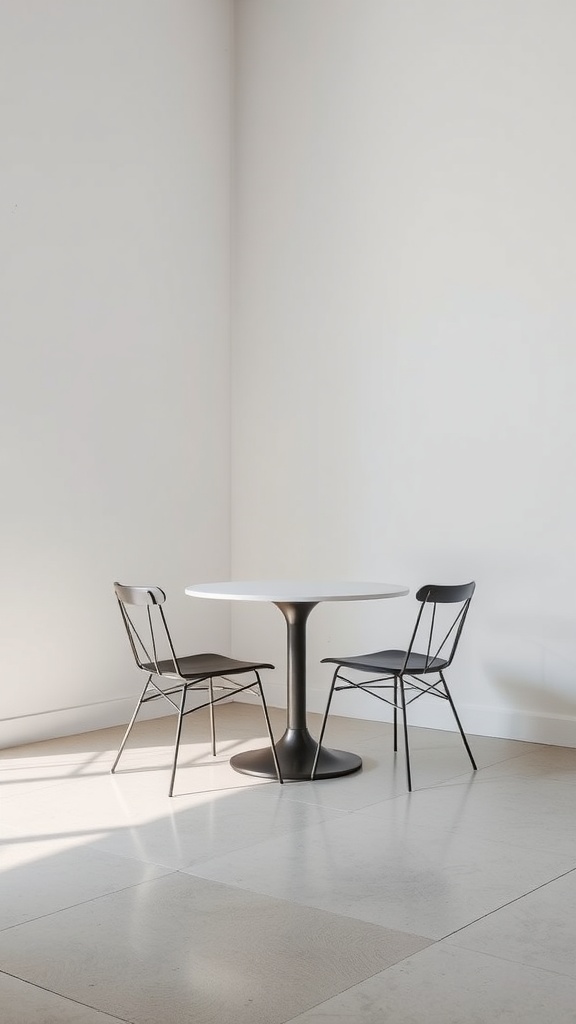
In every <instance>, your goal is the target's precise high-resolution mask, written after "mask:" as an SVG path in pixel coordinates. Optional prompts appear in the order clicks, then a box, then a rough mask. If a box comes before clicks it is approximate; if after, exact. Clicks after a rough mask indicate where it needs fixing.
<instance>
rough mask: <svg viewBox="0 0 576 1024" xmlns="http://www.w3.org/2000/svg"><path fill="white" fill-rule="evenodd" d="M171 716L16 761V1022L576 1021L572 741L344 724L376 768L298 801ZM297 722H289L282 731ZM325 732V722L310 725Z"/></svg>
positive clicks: (241, 710)
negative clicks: (177, 763) (469, 751)
mask: <svg viewBox="0 0 576 1024" xmlns="http://www.w3.org/2000/svg"><path fill="white" fill-rule="evenodd" d="M219 710H220V715H219V734H220V735H219V738H220V751H219V754H218V757H217V758H216V760H214V759H213V758H212V757H211V755H210V753H209V748H208V744H207V742H206V740H207V738H208V728H207V723H206V722H205V721H203V720H202V717H201V715H195V716H193V718H192V719H189V720H188V722H187V736H186V743H185V745H184V747H183V753H182V768H181V769H180V770H179V772H178V775H177V780H176V796H175V797H174V799H172V800H170V799H169V798H168V796H167V786H168V764H169V760H170V751H171V743H172V735H173V728H174V722H173V720H171V719H160V720H158V721H155V722H144V723H143V724H142V725H140V726H139V727H137V729H136V731H135V733H134V739H133V742H132V744H131V747H130V749H129V750H128V751H127V752H126V754H125V759H124V761H123V762H121V768H122V769H123V770H122V771H121V773H120V774H118V775H115V776H111V775H110V774H109V767H110V764H111V763H112V759H113V754H114V751H115V749H116V747H117V745H118V742H119V737H120V735H121V731H122V730H120V729H108V730H102V731H100V732H93V733H86V734H84V735H80V736H75V737H70V738H66V739H58V740H52V741H50V742H45V743H36V744H33V745H30V746H27V747H20V748H14V749H11V750H8V751H3V752H2V756H1V757H0V780H1V781H2V802H1V829H2V837H1V838H2V847H1V852H0V858H1V860H0V864H1V867H2V873H1V875H0V889H1V891H0V1007H1V1011H0V1018H1V1020H2V1024H50V1022H59V1024H106V1022H108V1024H111V1022H113V1021H130V1022H134V1024H188V1022H190V1024H232V1022H234V1024H248V1022H250V1024H280V1022H288V1021H289V1022H291V1024H296V1022H298V1024H319V1022H324V1024H326V1022H346V1024H348V1022H349V1024H352V1022H357V1021H362V1022H365V1024H382V1022H384V1021H390V1022H394V1024H409V1022H416V1021H421V1020H426V1021H427V1022H428V1024H465V1022H474V1024H484V1022H486V1024H488V1022H490V1024H492V1022H494V1021H505V1022H507V1024H509V1022H516V1021H517V1022H518V1024H520V1022H522V1024H541V1022H542V1021H553V1022H554V1024H564V1022H566V1024H568V1022H570V1024H574V1020H575V1019H576V1009H575V1008H576V957H575V956H574V949H575V948H576V812H575V807H576V749H572V748H569V749H567V748H560V747H545V746H542V745H538V744H530V743H518V742H514V741H510V740H498V739H488V738H485V737H472V738H471V742H472V744H473V750H474V753H475V755H476V759H477V761H478V766H479V771H478V772H477V773H473V772H471V771H470V770H469V763H468V761H467V757H466V754H465V751H464V750H463V748H462V746H461V743H460V740H459V738H458V737H457V736H455V735H454V734H453V733H448V732H438V731H436V732H433V731H428V730H424V729H413V730H412V733H411V735H412V737H413V771H414V783H415V787H416V789H415V791H414V792H413V793H412V794H408V793H407V792H406V784H405V777H404V763H403V757H402V755H401V754H399V755H397V758H396V760H395V758H394V755H393V753H392V750H391V737H390V727H389V726H387V725H380V724H377V723H374V722H360V721H357V720H352V719H345V718H333V719H332V720H331V725H330V729H331V735H330V738H329V742H330V744H331V745H332V746H335V747H340V748H343V749H348V750H354V751H356V752H357V753H359V754H361V756H362V757H363V760H364V768H363V771H362V772H360V773H358V774H356V775H352V776H348V777H346V778H341V779H333V780H329V781H322V782H315V783H292V784H286V785H284V786H283V787H280V786H279V785H278V784H277V783H275V782H266V781H259V780H257V779H252V778H249V777H248V776H242V775H238V774H237V773H235V772H234V771H232V769H231V768H230V767H229V765H228V758H229V757H230V755H231V754H232V753H235V752H236V751H238V750H245V749H249V748H250V747H252V746H259V745H262V744H263V743H264V742H265V741H264V731H263V728H262V722H261V718H260V709H259V708H258V707H251V706H248V705H239V704H235V705H228V706H224V707H221V708H220V709H219ZM282 722H283V713H282V712H276V713H275V714H274V726H275V728H276V730H277V733H278V734H280V733H281V731H282ZM316 727H317V720H316V719H315V718H314V716H312V728H313V729H314V728H316Z"/></svg>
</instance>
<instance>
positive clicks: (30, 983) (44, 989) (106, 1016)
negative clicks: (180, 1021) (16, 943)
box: [0, 968, 133, 1024]
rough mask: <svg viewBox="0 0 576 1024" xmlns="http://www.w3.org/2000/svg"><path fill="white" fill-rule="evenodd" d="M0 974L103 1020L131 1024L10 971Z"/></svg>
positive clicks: (0, 971)
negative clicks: (89, 1012) (90, 1011)
mask: <svg viewBox="0 0 576 1024" xmlns="http://www.w3.org/2000/svg"><path fill="white" fill-rule="evenodd" d="M2 974H3V975H5V977H6V978H13V979H14V981H20V982H21V983H22V984H23V985H28V986H29V987H30V988H33V989H37V990H38V991H40V992H47V993H48V995H51V996H57V997H58V999H64V1000H65V1001H66V1002H67V1003H72V1004H73V1005H74V1006H83V1007H85V1008H86V1009H87V1010H94V1012H95V1013H100V1014H101V1015H102V1017H103V1018H104V1020H110V1021H114V1022H116V1024H133V1022H132V1021H130V1020H128V1018H127V1017H116V1016H115V1015H114V1014H111V1013H108V1012H107V1011H106V1010H101V1009H100V1008H99V1007H98V1006H93V1005H92V1004H91V1003H84V1002H82V1000H80V999H73V998H72V996H66V995H64V994H63V993H62V992H55V991H54V989H52V988H47V986H46V985H38V984H37V982H35V981H29V979H28V978H21V977H20V975H19V974H12V973H11V972H10V971H3V970H2V968H0V975H2Z"/></svg>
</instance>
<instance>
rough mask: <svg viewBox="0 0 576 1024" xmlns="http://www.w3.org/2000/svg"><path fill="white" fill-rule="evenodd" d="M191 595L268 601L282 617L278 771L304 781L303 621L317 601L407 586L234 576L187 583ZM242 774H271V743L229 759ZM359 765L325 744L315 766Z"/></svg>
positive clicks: (378, 595)
mask: <svg viewBox="0 0 576 1024" xmlns="http://www.w3.org/2000/svg"><path fill="white" fill-rule="evenodd" d="M185 592H186V594H188V596H189V597H202V598H213V599H215V600H221V601H268V602H270V603H272V604H275V605H276V607H277V608H279V609H280V611H281V612H282V614H283V616H284V618H285V620H286V628H287V642H288V656H287V710H286V731H285V733H284V735H283V736H282V737H281V739H279V740H278V742H277V743H276V752H277V754H278V760H279V762H280V768H281V771H282V776H283V778H284V780H285V781H286V782H304V781H308V780H309V779H310V776H311V772H312V765H313V763H314V757H315V755H316V748H317V743H316V741H315V740H314V739H313V738H312V736H311V735H310V733H309V732H308V728H307V724H306V624H307V621H308V616H309V614H310V612H311V611H312V609H313V608H315V607H316V605H317V604H319V603H320V602H321V601H374V600H382V599H384V598H390V597H404V596H405V595H406V594H408V592H409V591H408V588H407V587H404V586H399V585H397V584H393V583H350V582H334V581H330V582H327V581H322V582H315V581H309V582H300V581H294V580H238V581H230V582H226V583H194V584H191V585H190V586H188V587H186V591H185ZM230 764H231V765H232V767H233V768H234V769H235V770H236V771H238V772H242V774H244V775H257V776H259V777H260V778H267V779H275V778H276V769H275V767H274V761H273V758H272V751H271V749H270V747H263V748H261V749H259V750H247V751H244V752H243V753H241V754H235V755H234V757H232V758H231V759H230ZM361 767H362V759H361V758H360V757H358V755H357V754H352V753H349V752H348V751H345V750H330V749H328V748H327V747H323V748H322V750H321V752H320V757H319V760H318V765H317V767H316V775H315V777H316V778H317V779H331V778H335V777H336V776H338V775H349V774H350V773H351V772H356V771H358V769H359V768H361Z"/></svg>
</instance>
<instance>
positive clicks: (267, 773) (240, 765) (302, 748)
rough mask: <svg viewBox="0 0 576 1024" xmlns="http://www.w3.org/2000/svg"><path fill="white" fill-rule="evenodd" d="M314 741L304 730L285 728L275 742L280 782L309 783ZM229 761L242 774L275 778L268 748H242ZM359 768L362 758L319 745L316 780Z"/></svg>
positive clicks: (270, 751)
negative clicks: (239, 752)
mask: <svg viewBox="0 0 576 1024" xmlns="http://www.w3.org/2000/svg"><path fill="white" fill-rule="evenodd" d="M317 746H318V744H317V743H316V740H314V739H312V737H311V735H310V733H309V732H308V730H307V729H287V730H286V732H285V733H284V735H283V736H282V738H281V739H280V740H278V742H277V744H276V753H277V754H278V761H279V762H280V771H281V772H282V777H283V779H284V782H309V781H310V776H311V774H312V765H313V764H314V758H315V756H316V748H317ZM230 764H231V765H232V767H233V768H234V770H235V771H237V772H241V774H242V775H256V776H258V778H261V779H275V778H276V777H277V776H276V769H275V767H274V759H273V757H272V750H271V748H270V747H261V748H260V749H259V750H246V751H244V752H243V753H242V754H234V756H233V757H231V758H230ZM361 767H362V758H361V757H358V755H357V754H350V753H348V751H346V750H331V749H330V748H329V747H322V750H321V752H320V757H319V758H318V765H317V767H316V774H315V778H316V779H335V778H337V777H338V776H339V775H351V774H352V772H357V771H358V770H359V769H360V768H361Z"/></svg>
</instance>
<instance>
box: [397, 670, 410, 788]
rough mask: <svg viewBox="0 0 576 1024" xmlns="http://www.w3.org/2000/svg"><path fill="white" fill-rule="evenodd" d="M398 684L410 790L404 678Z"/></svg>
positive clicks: (400, 678)
mask: <svg viewBox="0 0 576 1024" xmlns="http://www.w3.org/2000/svg"><path fill="white" fill-rule="evenodd" d="M398 682H399V684H400V700H401V702H402V719H403V722H404V752H405V754H406V775H407V778H408V792H409V793H411V792H412V772H411V771H410V747H409V744H408V722H407V721H406V695H405V693H404V679H403V678H402V676H400V677H399V680H398Z"/></svg>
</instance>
